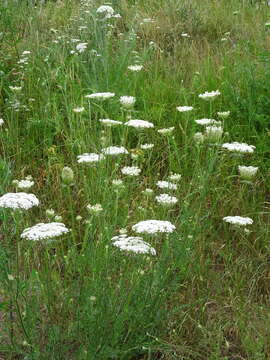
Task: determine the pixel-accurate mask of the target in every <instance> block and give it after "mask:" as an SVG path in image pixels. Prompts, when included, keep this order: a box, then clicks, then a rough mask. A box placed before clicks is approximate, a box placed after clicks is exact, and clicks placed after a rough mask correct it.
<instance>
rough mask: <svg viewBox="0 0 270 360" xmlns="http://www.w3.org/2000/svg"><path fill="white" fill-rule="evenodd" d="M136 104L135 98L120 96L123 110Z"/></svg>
mask: <svg viewBox="0 0 270 360" xmlns="http://www.w3.org/2000/svg"><path fill="white" fill-rule="evenodd" d="M135 102H136V98H135V97H134V96H121V97H120V103H121V105H122V106H124V107H125V108H127V109H129V108H132V107H133V105H134V104H135Z"/></svg>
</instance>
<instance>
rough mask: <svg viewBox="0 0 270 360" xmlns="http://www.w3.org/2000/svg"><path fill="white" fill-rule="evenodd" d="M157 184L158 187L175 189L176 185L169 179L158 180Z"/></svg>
mask: <svg viewBox="0 0 270 360" xmlns="http://www.w3.org/2000/svg"><path fill="white" fill-rule="evenodd" d="M157 186H158V187H159V188H160V189H168V190H176V189H177V185H176V184H174V183H172V182H169V181H158V182H157Z"/></svg>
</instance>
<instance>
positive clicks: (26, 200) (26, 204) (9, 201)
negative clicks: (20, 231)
mask: <svg viewBox="0 0 270 360" xmlns="http://www.w3.org/2000/svg"><path fill="white" fill-rule="evenodd" d="M38 205H39V200H38V198H37V197H36V196H35V195H34V194H27V193H24V192H18V193H7V194H5V195H3V196H1V197H0V208H1V207H2V208H6V209H13V210H17V209H18V210H29V209H31V208H32V207H33V206H38Z"/></svg>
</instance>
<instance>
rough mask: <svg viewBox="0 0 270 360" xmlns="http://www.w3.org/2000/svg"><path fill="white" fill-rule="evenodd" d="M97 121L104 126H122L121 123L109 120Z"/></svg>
mask: <svg viewBox="0 0 270 360" xmlns="http://www.w3.org/2000/svg"><path fill="white" fill-rule="evenodd" d="M99 121H100V122H101V123H102V124H103V125H106V126H117V125H122V124H123V123H122V122H121V121H116V120H111V119H99Z"/></svg>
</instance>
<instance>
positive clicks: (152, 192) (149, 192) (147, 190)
mask: <svg viewBox="0 0 270 360" xmlns="http://www.w3.org/2000/svg"><path fill="white" fill-rule="evenodd" d="M142 194H143V195H145V196H152V195H154V190H153V189H149V188H146V189H145V190H143V191H142Z"/></svg>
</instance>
